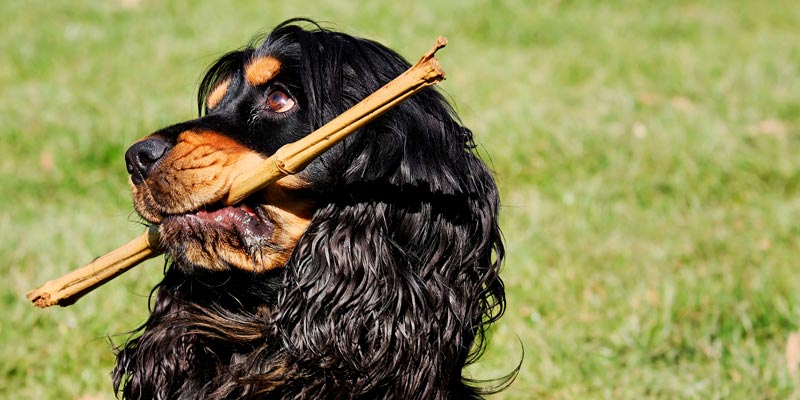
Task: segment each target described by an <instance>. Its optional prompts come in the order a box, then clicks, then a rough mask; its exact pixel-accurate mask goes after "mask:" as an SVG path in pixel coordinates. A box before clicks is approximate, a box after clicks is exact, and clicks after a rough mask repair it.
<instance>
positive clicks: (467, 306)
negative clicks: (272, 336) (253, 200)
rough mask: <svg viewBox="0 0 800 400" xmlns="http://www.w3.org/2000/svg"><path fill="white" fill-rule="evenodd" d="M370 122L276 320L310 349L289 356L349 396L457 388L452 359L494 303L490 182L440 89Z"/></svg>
mask: <svg viewBox="0 0 800 400" xmlns="http://www.w3.org/2000/svg"><path fill="white" fill-rule="evenodd" d="M425 102H429V104H425ZM433 112H438V115H434V114H433ZM419 116H423V117H421V118H418V117H419ZM370 129H372V130H374V132H368V133H367V134H364V135H362V136H361V140H364V141H367V142H366V143H362V144H360V145H353V146H352V147H351V150H353V149H358V150H359V151H358V152H357V153H355V154H353V155H352V157H351V158H350V159H349V160H348V162H350V165H348V166H347V167H345V171H346V172H345V174H344V175H343V176H342V177H341V178H340V183H343V184H342V185H341V186H338V187H337V188H336V189H335V190H334V191H333V192H332V193H330V194H329V195H328V196H329V197H328V200H329V201H328V203H327V204H323V205H322V207H321V208H320V209H318V210H317V211H316V213H315V215H314V218H313V220H312V222H311V225H310V226H309V227H308V229H307V231H306V233H305V235H304V236H303V237H302V238H301V239H300V242H299V243H298V245H297V247H296V248H295V252H294V255H293V257H292V260H291V261H290V263H289V264H288V265H287V278H288V279H290V282H289V283H290V284H289V285H288V287H289V288H291V289H289V290H288V291H287V292H286V293H284V294H283V296H282V298H281V299H280V300H279V303H280V305H279V307H277V309H278V310H279V311H278V314H277V315H276V316H275V318H276V324H277V327H278V329H279V330H282V331H283V332H284V338H285V340H286V343H285V345H286V346H287V348H289V349H294V350H295V351H291V350H290V352H291V353H293V354H297V355H300V357H306V358H314V359H301V360H296V363H297V365H320V363H322V365H323V366H324V367H325V368H326V370H329V371H330V374H331V375H332V376H333V377H334V381H335V380H336V378H341V379H340V381H341V382H345V381H349V382H358V383H359V385H358V386H357V387H352V388H351V389H352V390H353V392H352V393H354V394H356V395H365V394H369V393H370V391H372V390H376V388H379V387H381V386H382V385H383V386H386V385H390V386H393V387H394V389H393V390H397V391H401V390H407V389H408V390H410V389H414V390H418V391H417V392H410V393H405V392H397V395H398V396H399V397H403V398H437V397H438V396H440V395H442V393H445V391H451V392H452V391H455V392H457V393H463V394H464V395H465V396H467V395H468V394H469V393H472V392H471V391H472V389H471V388H469V387H467V386H466V384H465V381H464V380H462V379H461V369H462V368H463V367H464V366H465V365H466V364H468V363H470V362H471V361H473V360H474V358H476V357H477V356H478V355H479V353H480V352H481V351H482V349H483V335H484V333H485V329H486V326H487V324H489V323H491V322H493V321H495V320H496V319H497V318H499V316H500V315H501V314H502V312H503V309H504V306H505V298H504V290H503V283H502V281H501V280H500V278H499V277H498V270H499V267H500V263H501V261H502V258H503V252H504V250H503V244H502V241H501V233H500V229H499V227H498V221H497V216H498V207H499V199H498V193H497V188H496V186H495V183H494V180H493V177H492V175H491V173H490V172H489V170H488V168H487V167H486V165H485V164H484V163H483V162H482V161H481V160H480V159H478V157H476V155H475V154H474V152H473V147H474V145H473V144H472V135H471V133H470V132H469V130H467V129H466V128H463V127H461V126H460V125H459V124H458V123H457V121H455V120H454V119H453V118H452V117H451V116H450V113H449V109H448V108H447V107H446V106H444V101H443V99H441V97H440V96H438V94H433V95H430V94H429V95H428V96H427V97H425V96H424V97H422V98H419V99H416V100H415V101H413V102H410V103H409V104H408V105H407V106H406V107H401V108H399V111H398V112H396V113H394V114H393V115H388V114H387V116H386V118H385V119H384V120H383V122H380V123H379V124H377V125H375V126H372V127H371V128H370ZM370 134H371V135H373V136H372V138H370V136H369V135H370ZM387 136H388V137H391V138H392V139H391V140H390V141H388V142H387V141H386V140H385V139H386V137H387ZM371 141H374V142H371ZM326 363H329V364H326ZM348 371H349V372H348ZM352 371H359V372H360V374H361V375H362V376H358V377H352V376H344V375H342V376H338V377H337V373H338V374H346V373H352ZM473 394H474V393H473Z"/></svg>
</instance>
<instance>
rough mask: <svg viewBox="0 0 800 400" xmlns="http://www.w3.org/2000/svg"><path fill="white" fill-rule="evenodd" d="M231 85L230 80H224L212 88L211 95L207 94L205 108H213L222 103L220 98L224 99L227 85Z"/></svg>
mask: <svg viewBox="0 0 800 400" xmlns="http://www.w3.org/2000/svg"><path fill="white" fill-rule="evenodd" d="M230 83H231V78H226V79H225V80H224V81H222V82H220V83H219V84H217V86H214V89H213V90H212V91H211V93H209V94H208V97H206V107H208V108H209V109H211V108H214V107H216V106H217V104H219V102H220V101H222V98H223V97H225V93H227V92H228V85H230Z"/></svg>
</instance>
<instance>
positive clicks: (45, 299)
mask: <svg viewBox="0 0 800 400" xmlns="http://www.w3.org/2000/svg"><path fill="white" fill-rule="evenodd" d="M25 297H26V298H27V299H28V300H30V301H31V303H33V305H34V306H36V307H38V308H47V307H50V306H52V305H53V304H52V303H51V301H50V294H49V293H46V292H42V291H41V290H40V289H34V290H31V291H30V292H28V293H27V294H26V295H25Z"/></svg>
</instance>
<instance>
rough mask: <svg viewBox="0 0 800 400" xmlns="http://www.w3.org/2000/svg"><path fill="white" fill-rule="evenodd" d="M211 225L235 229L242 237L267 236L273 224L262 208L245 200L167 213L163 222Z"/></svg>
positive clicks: (229, 229)
mask: <svg viewBox="0 0 800 400" xmlns="http://www.w3.org/2000/svg"><path fill="white" fill-rule="evenodd" d="M198 223H199V224H202V225H204V226H212V227H216V228H221V229H224V230H228V231H237V232H238V233H239V234H240V235H241V236H242V237H243V238H248V239H249V238H269V237H270V236H271V234H272V229H273V224H272V223H271V222H270V220H269V219H268V218H267V215H266V213H265V211H264V209H263V207H260V206H259V205H258V204H256V203H251V202H249V201H248V200H245V201H244V202H242V203H237V204H234V205H232V206H223V205H221V204H212V205H207V206H204V207H202V208H200V209H198V210H196V211H191V212H187V213H183V214H172V215H168V216H166V217H165V218H164V220H163V221H162V225H163V224H170V225H172V224H176V225H184V226H187V225H188V226H196V225H197V224H198Z"/></svg>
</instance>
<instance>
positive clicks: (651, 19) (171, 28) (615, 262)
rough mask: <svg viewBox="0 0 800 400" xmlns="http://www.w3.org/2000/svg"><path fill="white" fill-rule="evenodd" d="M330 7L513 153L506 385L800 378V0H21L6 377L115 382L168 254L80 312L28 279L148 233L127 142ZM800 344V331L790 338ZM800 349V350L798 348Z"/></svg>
mask: <svg viewBox="0 0 800 400" xmlns="http://www.w3.org/2000/svg"><path fill="white" fill-rule="evenodd" d="M293 16H308V17H312V18H315V19H318V20H321V21H324V22H329V23H331V26H334V27H336V28H337V29H341V30H344V31H347V32H349V33H353V34H357V35H361V36H366V37H369V38H372V39H376V40H379V41H381V42H383V43H384V44H386V45H388V46H389V47H392V48H394V49H396V50H398V51H399V52H400V53H401V54H403V55H405V56H406V57H408V58H410V59H416V58H417V57H418V56H419V55H420V54H422V53H423V52H424V51H426V50H427V49H428V48H429V47H430V45H431V44H432V42H433V40H434V39H435V37H436V36H437V35H439V34H443V35H446V36H447V37H448V38H449V39H450V46H448V48H447V49H445V50H444V51H443V52H442V53H441V56H440V59H441V60H442V63H443V65H444V67H445V69H446V71H447V73H448V80H447V81H446V82H445V83H444V84H443V85H442V88H443V89H444V90H446V91H447V93H448V94H449V96H451V98H452V99H453V101H454V103H455V104H456V107H457V109H458V110H459V113H460V114H461V116H462V118H463V120H464V121H465V123H466V124H467V125H468V126H470V127H471V128H472V129H473V130H474V131H475V132H476V135H477V138H478V140H479V142H480V143H481V145H482V147H483V154H484V156H485V157H486V159H487V160H489V161H490V162H491V163H492V166H493V168H494V169H495V171H496V172H497V178H498V180H499V183H500V186H501V190H502V195H503V200H504V208H503V221H502V224H503V228H504V232H505V237H506V240H507V247H508V259H507V262H506V265H505V270H504V277H505V280H506V284H507V288H508V301H509V307H508V312H507V314H506V316H505V317H504V319H503V320H501V322H500V324H499V325H498V326H497V327H496V329H495V330H494V331H493V332H492V337H491V344H490V348H489V351H488V352H487V354H486V355H485V357H484V358H483V359H482V360H481V362H480V363H479V364H478V365H476V366H474V367H472V368H471V369H470V373H471V374H472V375H473V376H474V377H477V378H491V377H497V376H500V375H503V374H505V373H507V372H509V371H510V370H511V369H513V368H514V367H515V366H516V364H517V362H518V360H520V358H521V357H522V347H524V352H525V356H524V361H523V362H522V367H521V371H520V374H519V377H518V379H517V381H516V382H515V383H514V385H513V386H512V387H511V388H510V389H509V390H508V391H506V392H504V393H503V394H501V395H498V396H496V398H508V399H526V398H554V399H574V398H612V399H623V398H624V399H640V398H701V399H715V398H742V399H756V398H798V396H800V392H799V391H798V389H797V385H798V378H797V376H796V374H795V373H792V372H791V371H793V370H794V367H793V365H792V363H791V362H788V361H787V352H786V347H787V340H789V338H790V335H791V334H792V333H793V332H795V331H797V329H798V324H799V323H800V290H799V289H800V278H798V275H797V274H796V271H797V267H798V261H797V254H798V244H800V224H798V217H800V157H798V156H797V154H798V150H800V130H799V128H800V3H797V2H796V1H792V0H776V1H771V2H769V3H764V2H759V1H754V0H753V1H749V0H730V1H724V2H723V1H713V0H708V1H669V0H665V1H659V2H654V1H650V2H648V1H633V0H631V1H622V0H620V1H566V0H565V1H557V0H550V1H528V0H505V1H488V0H484V1H481V0H460V1H455V0H448V1H437V2H428V1H422V0H419V1H417V0H406V1H401V2H358V1H344V0H337V1H321V0H320V1H306V2H296V3H292V2H282V3H281V2H263V1H237V2H226V3H223V2H200V1H170V2H160V1H152V0H116V1H104V2H98V1H94V2H92V1H53V2H43V1H42V2H32V1H19V0H6V1H4V2H1V3H0V20H2V21H3V22H2V23H0V141H2V145H1V146H0V188H2V192H0V261H2V262H1V263H0V282H2V284H0V307H2V309H1V310H0V311H1V312H0V315H2V316H1V317H0V318H2V319H1V320H0V359H1V360H2V362H1V363H0V398H31V399H33V398H36V399H51V398H53V399H55V398H59V399H105V398H109V399H110V398H113V394H112V392H111V384H110V378H109V372H110V370H111V368H112V365H113V357H112V352H111V349H110V344H109V341H108V337H109V336H114V335H122V336H116V340H117V341H121V340H122V339H123V338H124V332H126V331H127V330H130V329H132V328H133V327H135V326H136V325H138V324H139V323H140V322H142V321H143V320H144V318H145V316H146V313H147V294H148V291H149V289H150V288H151V287H152V286H153V285H154V284H155V283H156V282H157V281H158V280H159V277H160V274H161V267H162V261H161V260H160V259H158V260H153V261H150V262H148V263H147V264H145V265H144V266H142V267H139V268H137V269H135V270H134V271H132V272H130V273H128V274H127V275H125V276H123V277H121V278H118V279H116V280H115V281H113V282H112V283H110V284H107V285H105V286H104V287H102V288H101V289H99V290H98V291H96V292H94V293H92V294H90V295H89V296H87V297H86V298H84V299H83V300H81V301H80V302H79V303H78V304H77V305H76V306H73V307H70V308H64V309H48V310H44V311H41V310H37V309H34V308H33V307H31V306H30V305H29V304H28V302H27V301H26V300H25V298H24V294H25V292H26V291H28V290H29V289H31V288H33V287H35V286H38V285H39V284H41V283H42V282H44V281H46V280H48V279H53V278H55V277H58V276H60V275H61V274H63V273H65V272H67V271H69V270H71V269H73V268H75V267H77V266H79V265H82V264H83V263H85V262H87V261H89V260H91V259H92V258H93V257H95V256H97V255H99V254H102V253H104V252H106V251H108V250H110V249H112V248H115V247H116V246H118V245H120V244H122V243H124V242H126V241H127V240H129V239H130V238H132V237H133V236H134V235H137V234H139V233H141V232H142V227H141V226H140V225H139V224H138V223H137V222H136V221H137V218H136V217H135V216H134V215H133V214H132V211H131V210H132V207H131V205H130V194H129V189H128V187H127V184H126V180H127V175H126V172H125V167H124V163H123V157H122V156H123V153H124V151H125V149H126V148H127V146H128V145H129V144H130V143H131V142H133V141H134V140H136V139H137V138H139V137H141V136H143V135H145V134H147V133H149V132H151V131H153V130H155V129H157V128H159V127H162V126H164V125H166V124H170V123H173V122H176V121H181V120H185V119H188V118H192V117H193V116H194V114H195V105H194V96H195V91H196V85H197V84H198V82H199V79H200V77H201V73H202V71H203V70H204V68H205V67H206V66H207V65H209V63H211V62H212V61H213V60H214V58H215V57H217V56H219V55H221V54H223V53H224V52H226V51H228V50H231V49H233V48H236V47H239V46H241V45H243V44H245V43H246V42H247V41H248V40H249V39H250V38H251V37H252V36H253V35H254V34H255V33H256V32H259V31H265V30H268V29H269V28H270V27H272V26H274V25H275V24H277V23H278V22H280V21H282V20H283V19H285V18H288V17H293ZM789 353H793V352H791V351H790V352H789ZM791 357H792V355H790V358H791Z"/></svg>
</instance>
